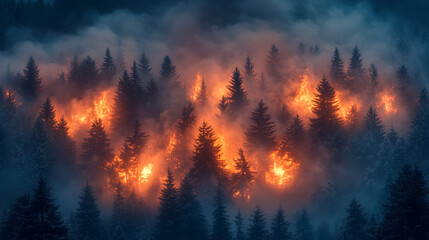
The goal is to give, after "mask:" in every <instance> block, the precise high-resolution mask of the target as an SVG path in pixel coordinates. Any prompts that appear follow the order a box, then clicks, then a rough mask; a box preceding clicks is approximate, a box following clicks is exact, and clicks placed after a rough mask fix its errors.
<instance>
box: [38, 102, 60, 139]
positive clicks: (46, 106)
mask: <svg viewBox="0 0 429 240" xmlns="http://www.w3.org/2000/svg"><path fill="white" fill-rule="evenodd" d="M39 117H40V118H41V119H42V121H43V123H44V124H45V127H46V129H47V130H48V131H49V132H50V133H51V134H52V133H53V131H54V130H55V126H56V124H57V120H56V119H55V107H54V105H53V104H52V102H51V99H50V98H46V101H45V103H43V105H42V109H41V110H40V113H39Z"/></svg>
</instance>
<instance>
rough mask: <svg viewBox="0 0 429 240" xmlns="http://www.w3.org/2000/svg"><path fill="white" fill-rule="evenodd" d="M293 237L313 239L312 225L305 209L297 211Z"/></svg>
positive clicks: (298, 239) (300, 239)
mask: <svg viewBox="0 0 429 240" xmlns="http://www.w3.org/2000/svg"><path fill="white" fill-rule="evenodd" d="M295 239H296V240H313V239H314V232H313V227H312V226H311V224H310V219H309V217H308V214H307V211H306V210H305V209H303V210H302V211H301V213H299V215H298V218H297V219H296V223H295Z"/></svg>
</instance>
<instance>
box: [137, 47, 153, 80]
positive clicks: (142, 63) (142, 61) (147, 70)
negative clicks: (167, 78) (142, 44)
mask: <svg viewBox="0 0 429 240" xmlns="http://www.w3.org/2000/svg"><path fill="white" fill-rule="evenodd" d="M137 67H138V68H137V69H138V71H139V74H140V76H141V78H142V79H143V80H146V79H148V78H149V77H150V76H151V71H152V69H151V67H150V65H149V60H148V59H147V57H146V54H145V52H143V53H142V54H141V55H140V58H139V60H138V64H137Z"/></svg>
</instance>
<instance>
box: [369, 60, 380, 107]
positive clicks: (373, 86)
mask: <svg viewBox="0 0 429 240" xmlns="http://www.w3.org/2000/svg"><path fill="white" fill-rule="evenodd" d="M369 77H370V79H369V87H368V95H369V97H370V99H371V103H372V104H375V97H376V94H377V89H378V85H379V81H378V71H377V68H376V67H375V66H374V64H371V66H370V67H369Z"/></svg>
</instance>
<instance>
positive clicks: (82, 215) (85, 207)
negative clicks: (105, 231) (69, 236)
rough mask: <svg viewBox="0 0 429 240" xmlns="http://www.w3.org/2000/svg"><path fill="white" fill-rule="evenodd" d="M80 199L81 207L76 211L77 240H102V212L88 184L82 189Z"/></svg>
mask: <svg viewBox="0 0 429 240" xmlns="http://www.w3.org/2000/svg"><path fill="white" fill-rule="evenodd" d="M79 199H80V201H79V207H78V209H77V210H76V237H77V239H88V240H89V239H91V240H92V239H93V240H97V239H102V222H101V219H100V211H99V210H98V206H97V202H96V199H95V197H94V192H93V190H92V187H91V186H90V185H89V184H88V182H87V183H86V185H85V186H84V187H83V188H82V192H81V194H80V196H79Z"/></svg>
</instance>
